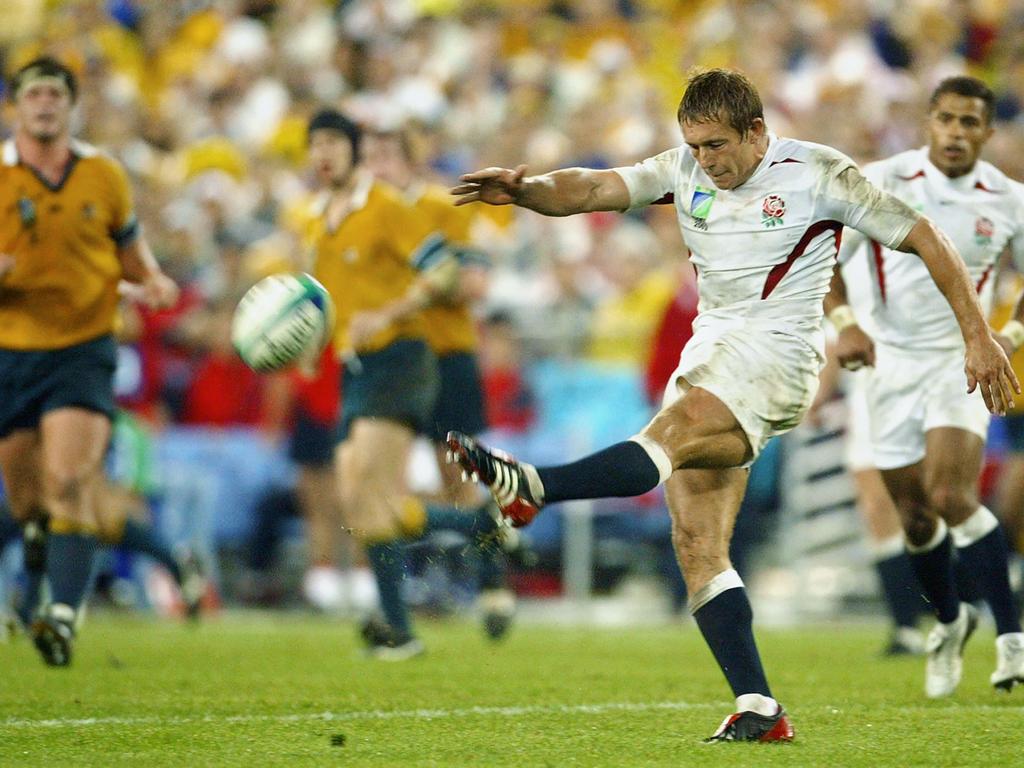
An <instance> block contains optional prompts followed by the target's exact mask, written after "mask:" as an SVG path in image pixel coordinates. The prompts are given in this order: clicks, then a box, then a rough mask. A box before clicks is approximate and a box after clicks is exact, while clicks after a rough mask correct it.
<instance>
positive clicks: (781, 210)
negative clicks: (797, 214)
mask: <svg viewBox="0 0 1024 768" xmlns="http://www.w3.org/2000/svg"><path fill="white" fill-rule="evenodd" d="M785 215H786V201H785V200H783V199H782V198H781V197H779V196H778V195H768V197H766V198H765V199H764V203H763V204H762V205H761V223H762V224H764V225H765V226H766V227H774V226H775V225H776V224H781V223H782V217H783V216H785Z"/></svg>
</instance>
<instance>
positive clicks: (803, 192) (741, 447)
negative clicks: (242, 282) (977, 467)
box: [449, 70, 1016, 741]
mask: <svg viewBox="0 0 1024 768" xmlns="http://www.w3.org/2000/svg"><path fill="white" fill-rule="evenodd" d="M678 118H679V123H680V127H681V129H682V133H683V139H684V142H685V145H686V146H685V147H681V148H678V149H673V150H669V151H668V152H665V153H663V154H661V155H658V156H657V157H653V158H650V159H648V160H645V161H644V162H642V163H640V164H639V165H637V166H633V167H632V168H618V169H614V170H592V169H585V168H571V169H566V170H561V171H554V172H552V173H548V174H544V175H542V176H537V177H525V167H522V166H520V167H519V168H517V169H514V170H511V169H505V168H488V169H485V170H482V171H478V172H476V173H471V174H467V175H466V176H464V177H462V182H463V183H462V184H461V185H460V186H458V187H456V188H455V189H454V190H452V192H453V194H455V195H457V196H459V199H458V201H457V202H458V203H459V204H462V203H468V202H473V201H478V200H479V201H482V202H485V203H489V204H492V205H506V204H516V205H519V206H522V207H525V208H530V209H533V210H535V211H538V212H540V213H543V214H546V215H550V216H566V215H569V214H573V213H582V212H586V211H598V210H604V211H624V210H627V209H630V208H638V207H640V206H644V205H648V204H651V203H654V202H658V201H660V200H664V201H665V202H669V200H671V202H672V203H673V204H674V205H675V208H676V212H677V214H678V216H679V224H680V227H681V229H682V231H683V236H684V238H685V240H686V243H687V246H688V247H689V248H690V250H691V254H692V256H691V258H692V261H693V263H694V265H695V266H696V268H697V271H698V275H699V280H698V285H699V290H700V296H701V305H700V310H701V312H700V316H699V318H698V320H697V321H696V323H695V333H694V335H693V338H692V339H691V340H690V342H689V343H688V344H687V345H686V348H685V349H684V350H683V353H682V356H681V359H680V365H679V368H678V369H677V371H676V374H675V376H673V378H672V380H671V381H670V383H669V386H668V392H667V393H666V396H665V402H664V406H663V407H662V409H661V410H660V411H659V412H658V414H657V415H656V416H655V417H654V419H653V420H652V421H651V423H650V424H648V425H647V426H646V427H645V428H644V429H643V431H642V432H641V433H640V434H638V435H635V436H634V437H633V438H631V439H629V440H626V441H624V442H621V443H618V444H616V445H613V446H611V447H609V448H606V449H604V450H602V451H599V452H598V453H595V454H592V455H591V456H587V457H585V458H583V459H581V460H580V461H577V462H574V463H572V464H566V465H561V466H555V467H534V466H532V465H530V464H526V463H524V462H518V461H516V460H514V459H512V458H511V457H508V456H507V455H505V454H502V453H500V452H496V451H491V450H489V449H487V448H485V447H483V446H481V445H479V444H478V443H476V442H475V441H474V440H472V439H470V438H468V437H466V436H464V435H460V434H457V433H451V434H449V447H450V449H451V451H452V454H453V459H454V460H456V461H458V462H459V464H461V465H462V467H463V469H464V470H465V471H466V473H467V475H472V476H476V477H478V478H479V479H480V480H481V481H483V482H484V483H486V484H487V485H488V486H489V487H490V489H491V492H492V494H494V496H495V498H496V499H497V501H498V504H499V506H500V507H501V509H502V513H503V514H504V515H505V516H506V517H507V518H509V519H510V520H511V521H512V522H513V524H517V525H524V524H526V523H528V522H529V521H530V520H531V519H532V518H533V516H534V515H535V514H536V513H537V511H538V509H539V508H540V507H541V506H542V505H543V504H545V503H552V502H556V501H564V500H568V499H580V498H598V497H606V496H632V495H638V494H642V493H645V492H647V491H649V490H651V489H652V488H654V487H656V486H657V485H659V484H660V483H662V482H665V483H666V491H667V497H668V502H669V509H670V511H671V514H672V520H673V540H674V542H675V546H676V554H677V557H678V559H679V562H680V565H681V567H682V571H683V576H684V577H685V579H686V583H687V586H688V588H689V592H690V595H691V604H690V608H691V611H692V612H693V615H694V618H695V619H696V621H697V624H698V626H699V627H700V630H701V632H702V634H703V636H704V638H705V640H706V641H707V643H708V645H709V646H710V648H711V650H712V653H713V654H714V655H715V659H716V660H717V661H718V664H719V666H720V667H721V668H722V671H723V672H724V674H725V676H726V679H727V680H728V682H729V685H730V687H731V688H732V690H733V694H734V695H735V696H736V709H737V711H736V713H735V714H733V715H731V716H729V717H728V718H726V720H725V721H724V722H723V723H722V725H721V726H720V727H719V729H718V731H717V732H716V733H715V734H714V735H713V736H712V737H711V740H712V741H731V740H747V741H786V740H789V739H791V738H792V735H793V731H792V727H791V726H790V724H789V721H788V719H787V717H786V715H785V712H784V711H783V709H782V707H781V706H780V705H779V704H778V702H777V701H776V700H775V699H774V698H773V697H772V693H771V691H770V689H769V687H768V683H767V680H766V678H765V674H764V670H763V668H762V665H761V660H760V657H759V654H758V651H757V646H756V643H755V642H754V635H753V630H752V624H751V622H752V612H751V608H750V602H749V601H748V599H747V596H746V592H745V590H744V588H743V582H742V581H741V580H740V578H739V576H738V574H737V573H736V571H735V570H733V569H732V565H731V563H730V561H729V539H730V537H731V535H732V528H733V523H734V521H735V518H736V514H737V512H738V510H739V506H740V501H741V500H742V498H743V494H744V491H745V489H746V483H747V477H748V472H747V471H746V469H745V467H746V465H748V464H749V463H750V462H751V461H752V460H753V459H754V458H755V457H756V456H757V454H758V453H759V452H760V450H761V449H762V448H763V447H764V444H765V443H766V442H767V440H768V439H769V438H770V437H772V436H773V435H777V434H780V433H782V432H785V431H786V430H788V429H790V428H791V427H793V426H794V425H795V424H796V423H797V422H798V421H799V420H800V418H801V416H802V415H803V413H804V412H805V411H806V410H807V408H808V406H809V405H810V403H811V399H812V397H813V394H814V390H815V389H816V387H817V380H818V372H819V369H820V367H821V364H822V358H823V349H822V347H823V338H822V331H821V319H822V307H821V305H822V298H823V296H824V295H825V293H826V291H827V284H828V281H829V278H830V275H831V272H832V265H833V263H834V259H835V256H836V249H837V241H838V236H839V232H840V230H841V227H842V226H843V225H849V226H852V227H857V228H860V229H863V230H864V231H866V232H867V233H868V234H869V236H870V237H872V238H873V239H877V240H879V241H881V242H884V243H886V244H887V245H889V246H892V247H899V248H902V249H906V250H913V251H915V252H916V253H917V254H919V255H920V257H921V258H922V259H923V260H924V261H925V263H926V264H927V265H928V267H929V271H930V272H931V273H932V275H933V276H934V279H935V280H936V282H938V283H939V284H940V286H941V287H942V290H943V293H945V294H946V295H947V296H948V297H949V299H950V302H951V304H952V305H953V307H954V310H955V312H956V316H957V318H958V320H959V322H960V325H961V328H962V331H963V335H964V337H965V339H967V367H968V369H969V370H970V371H971V372H972V376H975V377H977V379H978V382H979V384H981V385H982V386H983V387H984V389H985V391H986V392H987V393H988V394H987V397H990V398H991V397H995V398H996V400H995V405H996V406H997V407H999V408H1003V407H1005V406H1004V397H1005V392H1008V391H1009V387H1010V382H1014V383H1015V382H1016V380H1015V379H1014V378H1013V373H1012V371H1011V370H1010V367H1009V363H1008V362H1007V360H1006V356H1005V355H1004V354H1003V352H1002V350H1001V349H1000V348H999V346H998V345H997V344H996V343H995V342H994V341H993V340H992V339H991V337H990V336H989V334H988V332H987V327H986V325H985V320H984V317H983V316H982V314H981V308H980V306H979V305H978V300H977V296H976V294H975V293H974V289H973V286H972V285H971V283H970V281H969V278H968V276H967V274H966V272H965V271H964V269H963V266H962V264H961V263H960V261H959V259H958V257H957V255H956V253H955V252H954V251H953V250H952V248H951V247H949V245H948V244H947V242H946V241H945V240H944V239H943V238H941V236H940V235H939V234H938V231H937V230H936V229H935V227H934V226H933V225H932V224H931V223H930V222H929V221H928V220H927V219H926V218H922V217H921V216H920V214H918V213H916V212H915V211H913V210H912V209H911V208H909V207H907V206H905V205H903V204H902V203H901V202H900V201H899V200H897V199H896V198H894V197H892V196H891V195H888V194H885V193H883V192H880V191H879V190H877V189H876V188H875V187H874V186H872V185H871V184H870V183H869V182H868V181H866V180H865V179H864V177H863V176H862V175H861V173H860V171H859V170H858V169H857V167H856V166H855V165H854V164H853V163H852V162H851V161H850V160H849V159H848V158H846V157H844V156H843V155H841V154H840V153H838V152H835V151H834V150H831V149H828V148H827V147H822V146H818V145H814V144H807V143H804V142H799V141H793V140H790V139H782V138H779V137H776V136H773V135H771V134H770V133H769V132H768V131H767V129H766V127H765V123H764V116H763V109H762V106H761V100H760V97H759V96H758V94H757V91H756V89H754V87H753V85H751V83H750V81H748V80H747V79H746V78H745V77H743V76H742V75H740V74H739V73H736V72H730V71H726V70H710V71H707V72H703V73H701V74H698V75H696V76H694V77H693V78H691V79H690V81H689V83H688V84H687V88H686V92H685V94H684V95H683V99H682V102H681V103H680V106H679V112H678ZM1004 388H1005V392H1004Z"/></svg>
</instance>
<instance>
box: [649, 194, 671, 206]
mask: <svg viewBox="0 0 1024 768" xmlns="http://www.w3.org/2000/svg"><path fill="white" fill-rule="evenodd" d="M675 201H676V196H675V193H674V192H666V193H665V194H664V195H662V196H661V197H659V198H658V199H657V200H655V201H654V202H653V203H651V205H673V204H674V203H675Z"/></svg>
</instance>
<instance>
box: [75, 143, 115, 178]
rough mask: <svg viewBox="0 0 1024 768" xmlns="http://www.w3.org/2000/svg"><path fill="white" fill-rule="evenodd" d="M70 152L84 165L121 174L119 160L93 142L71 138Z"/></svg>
mask: <svg viewBox="0 0 1024 768" xmlns="http://www.w3.org/2000/svg"><path fill="white" fill-rule="evenodd" d="M71 152H72V153H73V154H74V155H75V157H76V158H77V159H78V162H79V163H82V164H83V165H84V166H86V167H91V168H95V169H97V170H99V171H100V172H107V173H117V174H123V173H124V172H125V170H124V166H122V165H121V162H120V161H119V160H118V159H117V158H116V157H114V156H113V155H111V154H110V153H109V152H107V151H106V150H103V149H100V148H99V147H97V146H96V145H94V144H89V143H88V142H85V141H80V140H79V139H72V140H71Z"/></svg>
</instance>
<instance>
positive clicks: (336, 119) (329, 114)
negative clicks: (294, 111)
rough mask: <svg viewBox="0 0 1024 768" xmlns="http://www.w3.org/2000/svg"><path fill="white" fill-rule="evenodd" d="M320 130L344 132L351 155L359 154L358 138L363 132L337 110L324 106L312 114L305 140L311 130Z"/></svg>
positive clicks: (310, 133)
mask: <svg viewBox="0 0 1024 768" xmlns="http://www.w3.org/2000/svg"><path fill="white" fill-rule="evenodd" d="M321 130H328V131H337V132H338V133H343V134H345V135H346V136H348V140H349V142H350V143H351V144H352V155H353V156H358V155H359V139H360V138H361V136H362V133H363V132H362V131H361V130H360V129H359V126H358V125H356V124H355V123H354V122H352V121H351V120H349V119H348V118H347V117H345V116H344V115H343V114H341V112H339V111H338V110H336V109H331V108H330V107H326V108H324V109H321V110H320V111H319V112H317V113H316V114H315V115H313V117H311V118H310V120H309V128H307V129H306V138H307V140H308V139H309V138H310V137H312V136H313V131H321Z"/></svg>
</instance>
